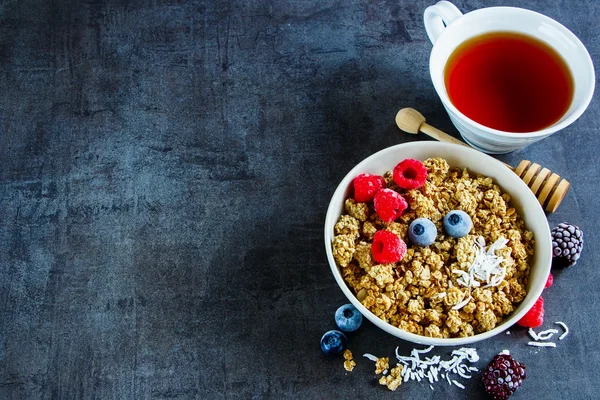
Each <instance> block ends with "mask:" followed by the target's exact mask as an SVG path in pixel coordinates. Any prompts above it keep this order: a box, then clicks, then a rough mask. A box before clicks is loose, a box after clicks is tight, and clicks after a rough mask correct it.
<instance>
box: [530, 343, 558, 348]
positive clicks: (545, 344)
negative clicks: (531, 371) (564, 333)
mask: <svg viewBox="0 0 600 400" xmlns="http://www.w3.org/2000/svg"><path fill="white" fill-rule="evenodd" d="M527 344H528V345H529V346H535V347H556V343H554V342H529V343H527Z"/></svg>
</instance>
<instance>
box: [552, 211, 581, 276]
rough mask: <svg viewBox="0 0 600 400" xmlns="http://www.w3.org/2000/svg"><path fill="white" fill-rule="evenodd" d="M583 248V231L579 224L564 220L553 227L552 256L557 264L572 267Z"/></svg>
mask: <svg viewBox="0 0 600 400" xmlns="http://www.w3.org/2000/svg"><path fill="white" fill-rule="evenodd" d="M582 250H583V231H582V230H581V229H579V227H578V226H575V225H571V224H567V223H566V222H563V223H561V224H558V226H557V227H556V228H554V229H552V256H553V257H554V259H555V260H557V261H558V262H557V263H554V265H557V264H559V265H560V264H563V265H565V266H567V267H572V266H573V265H575V264H577V260H579V257H580V256H581V251H582Z"/></svg>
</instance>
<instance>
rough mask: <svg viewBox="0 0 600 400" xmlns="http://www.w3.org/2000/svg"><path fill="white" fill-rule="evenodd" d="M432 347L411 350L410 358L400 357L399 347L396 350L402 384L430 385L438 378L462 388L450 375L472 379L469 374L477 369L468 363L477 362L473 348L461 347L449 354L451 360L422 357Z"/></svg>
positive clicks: (438, 357)
mask: <svg viewBox="0 0 600 400" xmlns="http://www.w3.org/2000/svg"><path fill="white" fill-rule="evenodd" d="M432 349H433V346H429V347H428V348H426V349H423V350H418V349H413V350H412V351H411V352H410V356H402V355H400V353H399V347H397V348H396V358H397V359H398V365H402V367H403V368H402V373H401V375H402V378H403V381H404V382H407V381H412V380H415V381H417V382H421V381H425V382H428V383H429V384H430V385H431V384H433V383H434V382H438V379H439V378H438V376H439V377H441V378H442V379H445V380H446V381H447V382H448V384H449V385H452V384H454V385H456V386H458V387H460V388H464V385H462V384H461V383H460V382H458V381H457V380H455V379H452V375H451V374H455V375H456V376H457V377H461V378H464V379H470V378H471V377H472V375H471V372H472V371H477V368H475V367H474V366H471V365H467V364H468V363H475V362H477V361H479V355H478V354H477V350H476V349H474V348H467V347H462V348H460V349H458V350H454V351H452V353H451V356H450V357H451V358H449V359H447V360H442V358H441V357H440V356H437V355H435V356H431V357H423V358H421V355H423V354H427V353H429V352H430V351H431V350H432Z"/></svg>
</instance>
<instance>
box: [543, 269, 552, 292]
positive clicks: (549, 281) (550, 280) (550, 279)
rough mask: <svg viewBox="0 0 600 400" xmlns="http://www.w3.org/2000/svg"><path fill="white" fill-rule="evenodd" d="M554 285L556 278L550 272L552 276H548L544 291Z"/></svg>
mask: <svg viewBox="0 0 600 400" xmlns="http://www.w3.org/2000/svg"><path fill="white" fill-rule="evenodd" d="M553 283H554V277H553V276H552V272H550V274H548V280H547V281H546V285H545V286H544V289H545V288H549V287H550V286H552V284H553Z"/></svg>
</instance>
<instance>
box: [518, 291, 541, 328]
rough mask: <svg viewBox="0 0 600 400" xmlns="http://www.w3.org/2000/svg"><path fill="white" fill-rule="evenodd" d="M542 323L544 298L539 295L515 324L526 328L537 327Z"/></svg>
mask: <svg viewBox="0 0 600 400" xmlns="http://www.w3.org/2000/svg"><path fill="white" fill-rule="evenodd" d="M543 323H544V299H543V298H542V296H540V298H539V299H537V300H536V302H535V304H534V305H533V307H531V310H529V311H527V314H525V316H523V318H521V319H520V320H519V321H518V322H517V324H519V325H521V326H524V327H526V328H538V327H540V326H542V324H543Z"/></svg>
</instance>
